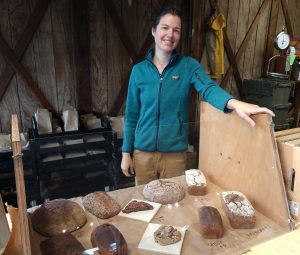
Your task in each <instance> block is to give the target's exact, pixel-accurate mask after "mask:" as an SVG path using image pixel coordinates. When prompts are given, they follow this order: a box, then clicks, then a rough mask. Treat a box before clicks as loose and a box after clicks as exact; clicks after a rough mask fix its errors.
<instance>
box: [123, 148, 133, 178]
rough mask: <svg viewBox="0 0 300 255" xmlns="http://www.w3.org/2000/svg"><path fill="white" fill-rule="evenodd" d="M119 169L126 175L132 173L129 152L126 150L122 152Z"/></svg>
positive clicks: (128, 175)
mask: <svg viewBox="0 0 300 255" xmlns="http://www.w3.org/2000/svg"><path fill="white" fill-rule="evenodd" d="M121 169H122V172H123V174H124V175H126V176H127V177H130V176H133V175H134V169H133V161H132V158H131V156H130V153H128V152H123V153H122V162H121Z"/></svg>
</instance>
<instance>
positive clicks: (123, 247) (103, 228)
mask: <svg viewBox="0 0 300 255" xmlns="http://www.w3.org/2000/svg"><path fill="white" fill-rule="evenodd" d="M91 242H92V245H93V247H98V249H99V250H98V253H99V254H101V255H127V254H128V247H127V242H126V240H125V238H124V236H123V235H122V233H121V232H120V231H119V230H118V229H117V228H116V227H115V226H114V225H112V224H109V223H105V224H102V225H100V226H98V227H96V228H95V229H94V230H93V232H92V234H91Z"/></svg>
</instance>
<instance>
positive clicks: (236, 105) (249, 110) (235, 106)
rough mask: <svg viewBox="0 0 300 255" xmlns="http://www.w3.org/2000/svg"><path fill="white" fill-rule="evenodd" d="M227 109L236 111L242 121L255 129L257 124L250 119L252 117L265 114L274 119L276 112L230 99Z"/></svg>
mask: <svg viewBox="0 0 300 255" xmlns="http://www.w3.org/2000/svg"><path fill="white" fill-rule="evenodd" d="M226 107H227V108H228V109H230V110H235V111H236V113H237V114H238V115H239V116H240V117H241V118H242V119H244V120H245V121H247V122H248V123H249V124H250V125H251V126H253V127H254V126H255V122H254V120H253V119H251V118H250V116H251V115H253V114H260V113H265V114H268V115H270V116H272V117H274V116H275V114H274V112H272V111H271V110H270V109H268V108H266V107H259V106H258V105H255V104H249V103H245V102H242V101H239V100H236V99H230V100H229V101H228V102H227V105H226Z"/></svg>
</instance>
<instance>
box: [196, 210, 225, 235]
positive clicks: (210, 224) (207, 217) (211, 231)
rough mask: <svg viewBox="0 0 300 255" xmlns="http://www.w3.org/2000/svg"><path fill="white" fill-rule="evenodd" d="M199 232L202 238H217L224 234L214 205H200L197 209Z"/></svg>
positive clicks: (219, 216)
mask: <svg viewBox="0 0 300 255" xmlns="http://www.w3.org/2000/svg"><path fill="white" fill-rule="evenodd" d="M199 220H200V233H201V235H202V237H203V238H206V239H217V238H221V237H222V236H223V234H224V228H223V221H222V218H221V215H220V213H219V211H218V209H216V208H215V207H212V206H202V207H201V208H200V209H199Z"/></svg>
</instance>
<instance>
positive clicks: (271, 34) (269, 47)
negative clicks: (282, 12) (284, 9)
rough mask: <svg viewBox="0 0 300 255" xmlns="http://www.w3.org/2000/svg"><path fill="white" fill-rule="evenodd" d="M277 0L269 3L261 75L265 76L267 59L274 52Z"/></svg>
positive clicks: (277, 11)
mask: <svg viewBox="0 0 300 255" xmlns="http://www.w3.org/2000/svg"><path fill="white" fill-rule="evenodd" d="M279 1H280V0H273V1H272V5H271V14H270V19H269V28H268V37H267V43H266V51H265V56H264V65H263V75H262V76H265V75H266V73H267V69H268V63H269V59H270V58H271V57H272V56H273V54H274V38H275V35H276V28H277V20H278V14H279Z"/></svg>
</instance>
